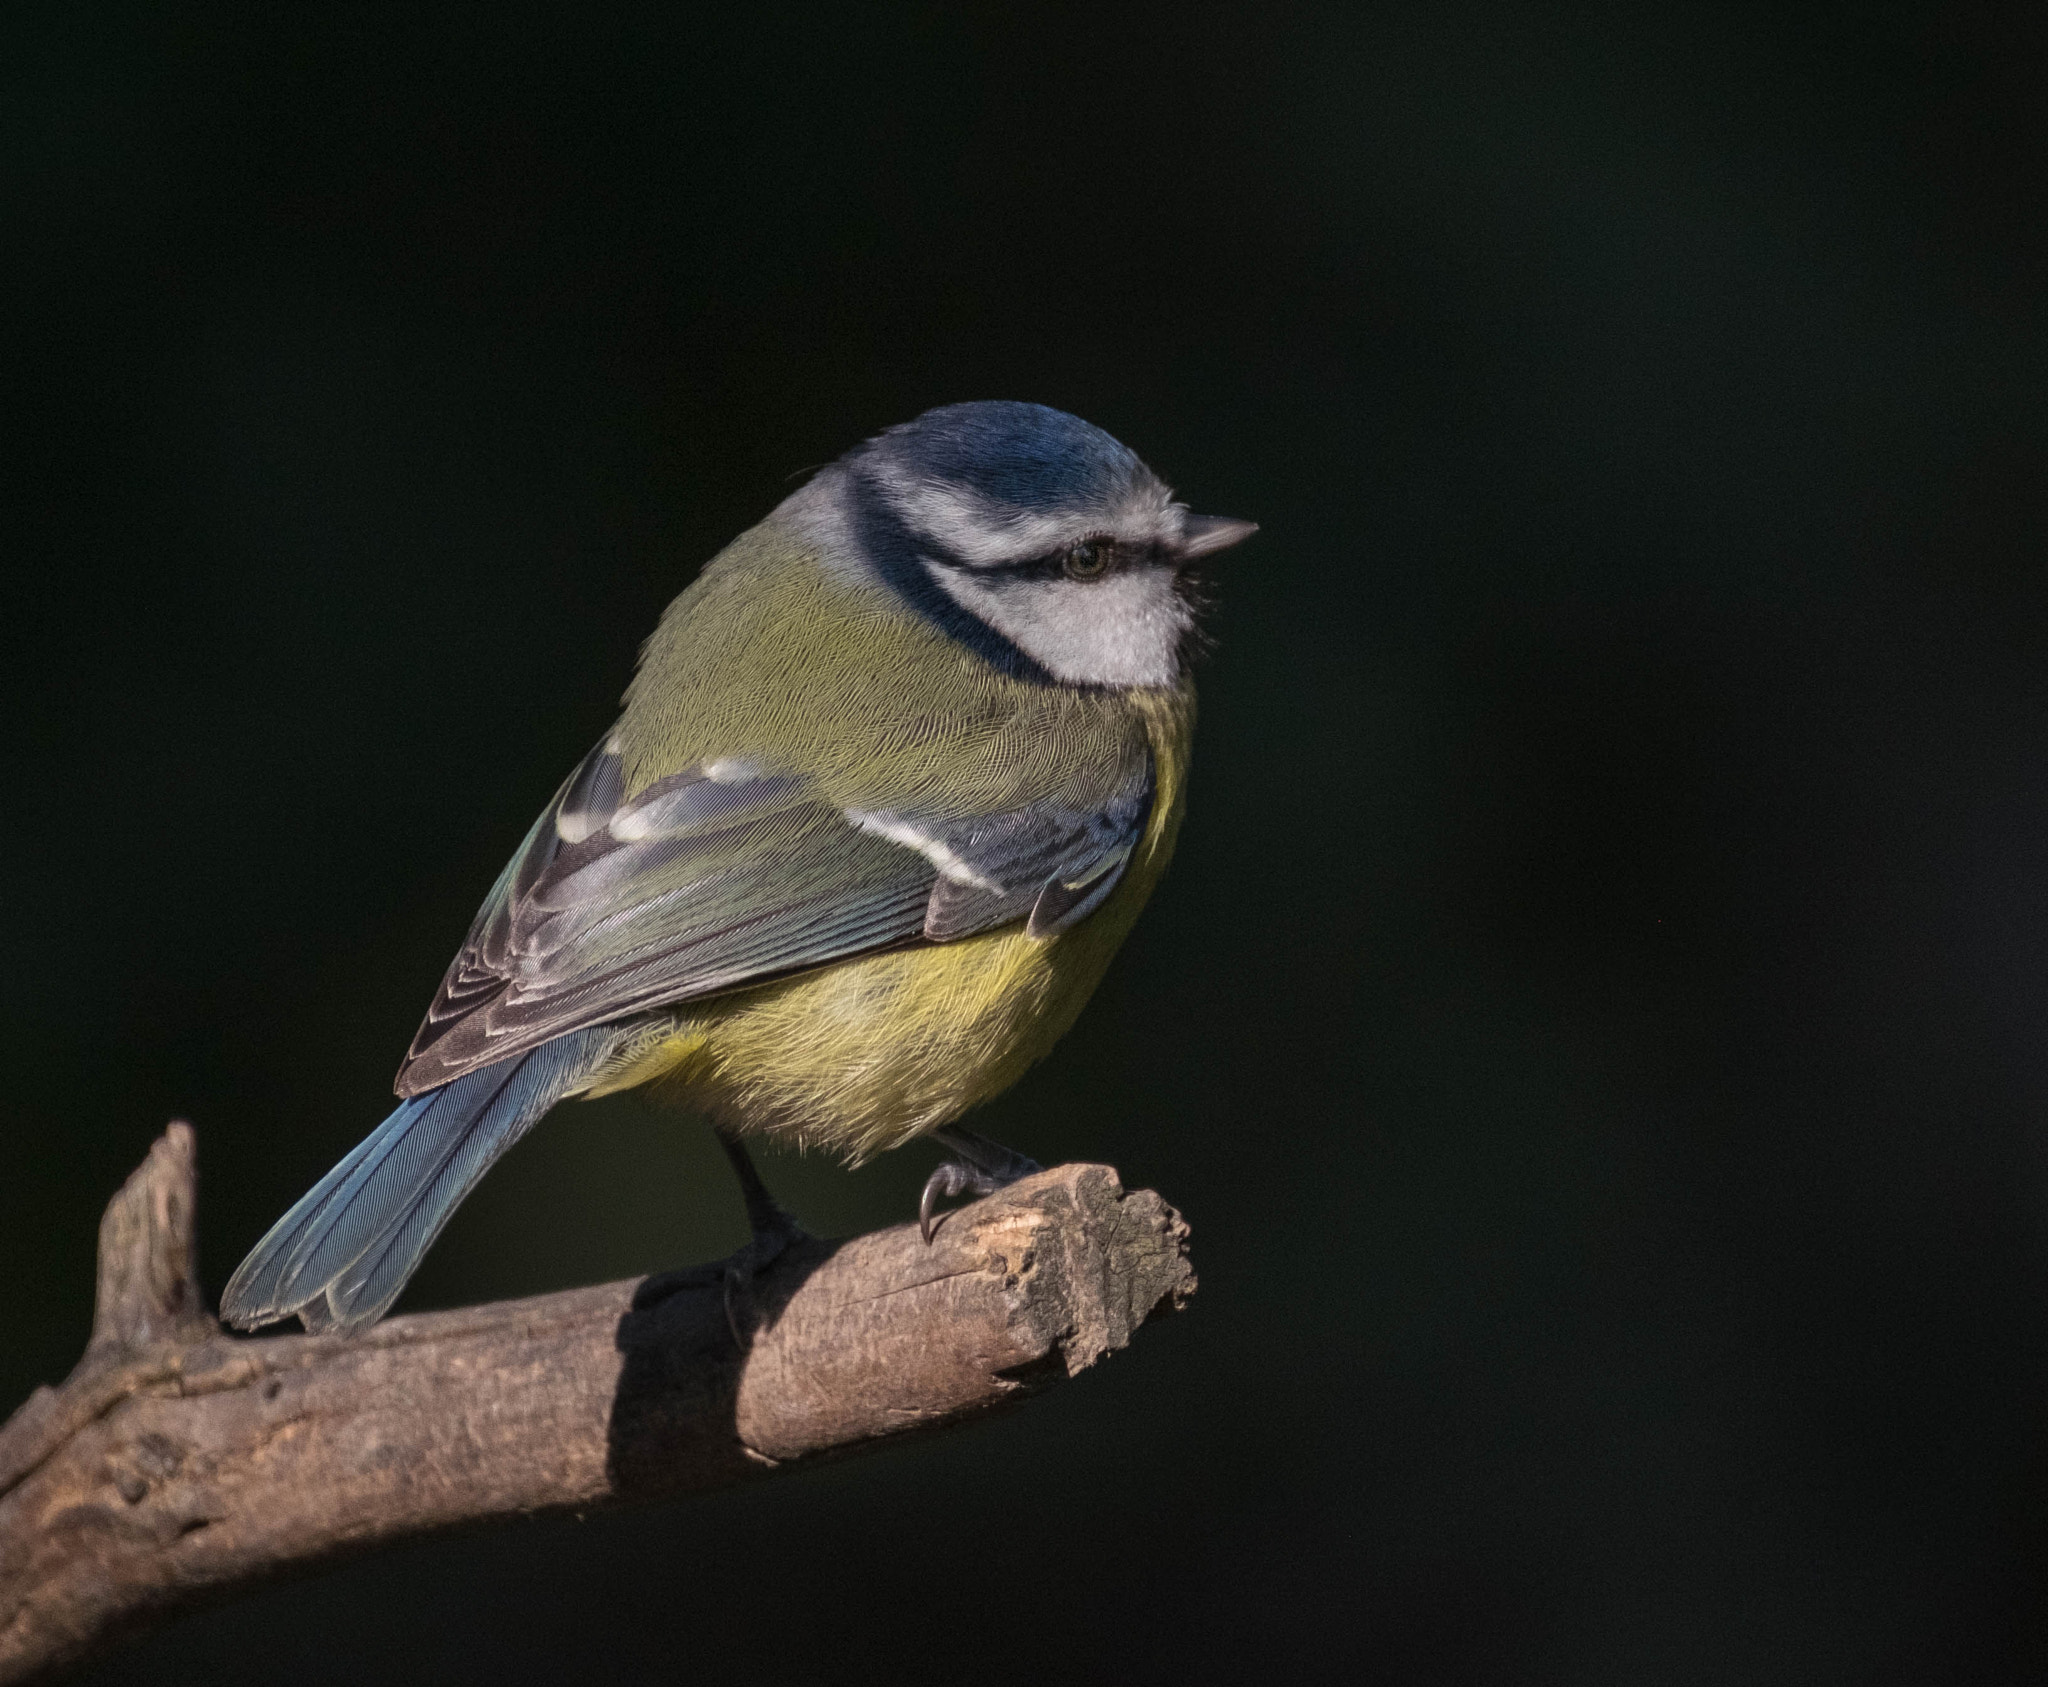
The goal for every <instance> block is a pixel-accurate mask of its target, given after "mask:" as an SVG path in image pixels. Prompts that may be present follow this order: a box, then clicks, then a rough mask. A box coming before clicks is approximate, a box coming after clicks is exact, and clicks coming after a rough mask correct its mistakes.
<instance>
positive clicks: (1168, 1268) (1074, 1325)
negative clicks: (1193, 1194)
mask: <svg viewBox="0 0 2048 1687" xmlns="http://www.w3.org/2000/svg"><path fill="white" fill-rule="evenodd" d="M195 1192H196V1183H195V1166H194V1142H193V1134H192V1130H191V1127H190V1126H188V1125H184V1124H173V1125H172V1126H171V1127H170V1128H169V1129H168V1130H167V1131H166V1132H165V1133H164V1135H163V1136H162V1137H161V1138H160V1139H159V1140H158V1141H157V1142H156V1144H155V1145H154V1146H153V1147H152V1148H151V1150H150V1153H149V1157H148V1159H147V1160H146V1161H145V1162H144V1163H143V1165H142V1166H141V1168H140V1169H138V1170H137V1171H136V1172H135V1173H134V1175H133V1176H131V1177H130V1178H129V1180H128V1182H127V1183H126V1184H125V1185H124V1186H123V1188H122V1189H121V1191H120V1193H119V1194H118V1195H116V1196H115V1198H114V1200H113V1202H112V1203H111V1204H110V1205H109V1206H108V1208H107V1212H106V1217H105V1218H104V1220H103V1221H102V1223H101V1226H100V1253H99V1303H98V1310H97V1314H96V1316H95V1318H94V1321H93V1333H92V1340H91V1344H90V1345H89V1346H88V1347H87V1349H86V1352H85V1356H84V1357H83V1358H82V1359H81V1360H80V1361H79V1363H78V1366H77V1368H76V1369H75V1370H74V1371H73V1372H72V1374H71V1376H70V1378H69V1379H68V1380H67V1381H66V1382H65V1383H64V1384H63V1386H62V1387H59V1388H42V1389H38V1390H37V1391H36V1393H35V1394H34V1395H33V1396H31V1398H30V1399H29V1400H28V1401H27V1403H26V1404H24V1405H23V1406H22V1408H21V1409H20V1410H19V1411H17V1412H16V1413H15V1414H14V1416H13V1418H12V1419H10V1420H9V1421H8V1423H7V1424H6V1425H5V1426H4V1428H0V1683H11V1682H22V1681H28V1680H32V1679H39V1678H42V1677H45V1676H47V1675H48V1674H50V1673H52V1672H54V1671H57V1670H61V1669H62V1668H63V1667H65V1666H66V1665H68V1664H71V1663H75V1662H77V1661H78V1660H80V1659H81V1658H83V1657H85V1656H87V1655H89V1654H90V1653H92V1652H94V1651H96V1650H98V1649H100V1648H101V1647H103V1646H104V1645H106V1644H107V1643H108V1642H109V1641H110V1640H112V1639H114V1638H116V1637H118V1636H120V1635H122V1634H125V1633H129V1632H132V1631H134V1630H136V1629H139V1628H142V1627H147V1626H149V1625H151V1624H153V1623H155V1622H158V1621H161V1620H163V1619H164V1618H165V1617H167V1616H169V1615H171V1614H172V1613H174V1612H176V1611H178V1610H181V1609H184V1608H186V1607H188V1606H190V1605H193V1604H195V1603H199V1602H202V1601H207V1600H213V1599H219V1598H223V1597H227V1596H229V1595H231V1594H232V1593H234V1592H235V1591H237V1590H239V1589H241V1588H244V1587H247V1586H249V1585H251V1584H253V1583H255V1582H257V1581H260V1580H263V1579H267V1578H269V1577H271V1576H274V1575H277V1574H279V1573H281V1572H286V1571H291V1570H296V1569H302V1568H304V1567H306V1566H309V1565H312V1564H317V1563H319V1562H322V1561H325V1560H328V1559H332V1558H334V1557H336V1556H339V1555H341V1554H344V1553H348V1552H353V1551H360V1550H363V1549H365V1548H368V1547H372V1546H376V1545H379V1544H381V1543H383V1542H386V1541H393V1540H399V1539H402V1538H406V1537H410V1536H415V1535H420V1534H425V1533H428V1532H431V1531H435V1530H441V1529H448V1528H453V1527H457V1526H462V1525H475V1524H480V1523H488V1522H491V1521H494V1520H500V1519H509V1518H512V1517H517V1516H527V1515H532V1514H535V1513H544V1512H554V1511H577V1512H583V1511H590V1510H595V1509H598V1508H601V1507H606V1506H611V1505H618V1504H624V1503H630V1502H633V1501H637V1500H644V1499H650V1498H655V1497H662V1496H668V1495H674V1494H680V1493H687V1492H691V1491H696V1490H701V1489H707V1488H715V1487H722V1486H725V1485H727V1484H729V1483H734V1482H740V1481H745V1480H748V1479H750V1478H753V1477H758V1476H764V1475H768V1474H770V1473H773V1472H776V1471H782V1470H788V1469H790V1468H791V1467H793V1466H797V1465H801V1464H804V1463H807V1462H810V1461H814V1460H818V1459H822V1458H826V1457H831V1456H835V1455H844V1454H847V1453H851V1452H856V1451H859V1450H862V1449H865V1448H871V1447H876V1446H879V1445H882V1444H884V1443H886V1442H889V1441H891V1440H894V1439H896V1438H899V1437H901V1436H904V1435H908V1434H912V1433H916V1432H920V1431H929V1430H932V1429H936V1428H940V1427H943V1426H946V1425H949V1424H955V1423H960V1422H963V1421H965V1420H967V1419H969V1418H973V1417H977V1416H980V1415H982V1414H984V1413H987V1412H989V1411H992V1410H995V1409H998V1408H1000V1407H1003V1406H1006V1405H1010V1404H1013V1403H1015V1402H1016V1401H1018V1400H1020V1399H1022V1398H1024V1397H1026V1396H1027V1395H1029V1394H1030V1393H1031V1392H1033V1391H1034V1390H1036V1389H1039V1388H1042V1387H1045V1386H1047V1385H1049V1384H1051V1383H1054V1382H1057V1381H1059V1380H1061V1379H1063V1378H1066V1377H1069V1376H1072V1375H1074V1374H1075V1373H1076V1372H1078V1371H1080V1370H1082V1369H1084V1368H1085V1367H1087V1366H1089V1365H1091V1364H1093V1363H1094V1362H1095V1361H1096V1360H1097V1359H1099V1358H1101V1357H1102V1356H1103V1355H1104V1354H1106V1353H1110V1352H1113V1351H1115V1350H1116V1349H1118V1348H1120V1347H1122V1346H1124V1345H1125V1343H1127V1342H1128V1341H1129V1340H1130V1338H1131V1334H1132V1332H1133V1331H1134V1330H1135V1329H1136V1328H1137V1327H1138V1326H1139V1325H1140V1324H1142V1323H1144V1322H1145V1321H1146V1320H1147V1319H1148V1318H1151V1317H1153V1316H1156V1315H1158V1314H1161V1313H1164V1312H1168V1311H1172V1310H1175V1309H1177V1308H1178V1307H1179V1306H1180V1305H1181V1303H1182V1302H1183V1301H1185V1300H1186V1298H1187V1296H1188V1295H1189V1294H1191V1293H1192V1292H1193V1290H1194V1284H1195V1279H1194V1274H1193V1272H1192V1270H1191V1269H1190V1267H1189V1264H1188V1258H1187V1246H1186V1243H1187V1226H1186V1225H1185V1224H1184V1223H1183V1222H1182V1221H1181V1219H1180V1216H1179V1215H1178V1214H1177V1213H1175V1212H1174V1210H1173V1209H1172V1208H1171V1207H1169V1206H1167V1205H1166V1203H1165V1202H1164V1201H1162V1200H1161V1199H1160V1198H1159V1197H1158V1196H1157V1195H1154V1194H1152V1193H1151V1192H1150V1191H1137V1192H1133V1193H1126V1192H1125V1191H1124V1189H1123V1187H1122V1185H1121V1184H1120V1183H1119V1181H1118V1179H1117V1175H1116V1173H1115V1172H1114V1171H1113V1170H1111V1169H1110V1168H1109V1167H1107V1166H1090V1165H1071V1166H1060V1167H1056V1168H1054V1169H1053V1170H1051V1171H1047V1172H1042V1173H1039V1174H1038V1175H1036V1176H1033V1177H1030V1178H1027V1179H1025V1180H1024V1181H1023V1182H1021V1183H1018V1184H1015V1185H1013V1186H1012V1187H1011V1188H1009V1189H1006V1190H1004V1191H1003V1192H1002V1193H1000V1194H998V1195H993V1196H990V1197H988V1198H987V1199H986V1200H983V1201H980V1202H977V1203H975V1204H974V1205H972V1206H970V1207H965V1208H962V1209H960V1210H959V1211H957V1212H954V1213H952V1214H949V1215H948V1216H947V1218H946V1220H945V1222H944V1224H943V1225H942V1227H941V1228H940V1230H939V1233H938V1235H937V1236H936V1237H935V1238H934V1239H933V1241H932V1243H931V1245H930V1246H929V1247H928V1246H926V1245H925V1243H924V1242H923V1241H922V1240H921V1239H920V1237H919V1236H918V1233H917V1229H916V1227H915V1226H914V1225H902V1226H898V1227H896V1228H894V1229H891V1230H883V1231H877V1232H875V1233H873V1234H871V1235H867V1236H861V1237H857V1238H854V1239H852V1240H849V1241H842V1242H825V1241H814V1240H809V1239H807V1240H805V1241H804V1242H802V1243H800V1244H798V1245H797V1246H795V1247H793V1248H792V1249H790V1250H789V1251H788V1252H787V1253H785V1254H784V1255H783V1256H782V1258H781V1259H780V1260H778V1261H777V1262H776V1263H775V1264H774V1266H772V1267H771V1268H770V1269H768V1270H767V1271H766V1272H764V1273H763V1274H762V1275H761V1276H759V1277H757V1278H756V1279H755V1280H754V1282H753V1284H752V1287H751V1289H750V1290H748V1291H747V1292H746V1293H745V1294H743V1295H742V1296H741V1297H740V1298H739V1299H738V1301H737V1302H736V1311H737V1317H738V1320H739V1329H738V1332H737V1334H738V1337H739V1339H738V1340H737V1341H736V1339H735V1330H734V1328H733V1327H732V1324H731V1323H730V1322H729V1321H728V1305H727V1298H726V1294H725V1288H724V1278H723V1273H722V1271H721V1269H720V1268H719V1267H717V1266H712V1267H706V1268H703V1269H702V1270H701V1271H698V1272H695V1273H689V1274H685V1275H686V1278H687V1281H686V1284H685V1286H684V1287H683V1288H682V1289H681V1290H679V1291H678V1292H676V1293H675V1294H673V1295H671V1296H670V1297H669V1298H667V1299H665V1300H662V1301H660V1302H659V1303H658V1304H656V1305H653V1306H650V1307H648V1308H647V1309H645V1310H641V1311H635V1310H634V1309H633V1304H632V1302H633V1296H634V1291H635V1289H636V1287H637V1286H638V1285H637V1284H636V1283H633V1282H621V1283H609V1284H605V1285H604V1286H602V1287H599V1288H588V1289H574V1290H570V1291H568V1292H566V1293H563V1294H553V1295H543V1296H539V1297H536V1298H533V1299H528V1300H515V1301H502V1302H498V1303H496V1304H494V1305H490V1306H480V1307H473V1308H469V1309H466V1310H463V1311H456V1312H428V1313H418V1314H414V1315H412V1316H408V1317H401V1318H392V1319H388V1320H386V1321H385V1322H384V1323H382V1324H379V1325H376V1326H375V1327H374V1328H372V1329H371V1330H369V1331H368V1332H366V1333H365V1334H363V1335H361V1336H358V1337H355V1338H342V1337H335V1336H313V1335H278V1336H267V1337H259V1338H254V1339H251V1338H246V1337H237V1336H232V1335H229V1334H227V1333H225V1332H224V1331H223V1330H222V1329H221V1328H220V1327H219V1325H218V1324H217V1323H216V1322H215V1321H214V1319H213V1317H212V1315H211V1313H210V1311H209V1310H208V1309H207V1306H206V1303H205V1302H204V1300H203V1299H202V1297H201V1295H200V1292H199V1286H198V1280H197V1276H196V1273H195V1269H194V1248H193V1237H194V1208H195V1200H194V1198H195Z"/></svg>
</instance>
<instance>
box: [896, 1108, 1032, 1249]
mask: <svg viewBox="0 0 2048 1687" xmlns="http://www.w3.org/2000/svg"><path fill="white" fill-rule="evenodd" d="M932 1135H933V1136H934V1137H936V1138H937V1139H938V1140H939V1141H940V1142H943V1143H944V1144H945V1145H946V1146H947V1147H948V1148H950V1149H952V1150H953V1154H954V1156H955V1157H954V1158H953V1159H950V1160H947V1161H945V1162H944V1163H943V1164H941V1165H940V1166H938V1167H937V1168H936V1169H935V1170H934V1171H933V1172H932V1175H931V1176H930V1177H928V1178H926V1179H925V1180H924V1193H923V1194H922V1195H920V1196H919V1197H918V1198H917V1232H918V1234H919V1235H920V1236H922V1237H923V1238H924V1245H925V1246H926V1247H930V1246H931V1245H932V1237H933V1236H935V1235H937V1234H938V1229H939V1218H938V1217H937V1216H935V1215H934V1214H933V1211H932V1209H933V1208H934V1207H936V1206H937V1205H938V1204H939V1203H940V1202H941V1201H944V1200H949V1199H951V1198H952V1197H953V1196H955V1195H993V1194H994V1193H995V1192H996V1191H997V1190H998V1189H1007V1188H1009V1186H1010V1185H1011V1184H1013V1183H1015V1182H1016V1181H1017V1180H1018V1179H1019V1178H1020V1177H1029V1176H1030V1175H1031V1174H1032V1173H1033V1172H1042V1171H1044V1170H1045V1168H1044V1167H1043V1166H1041V1165H1040V1164H1039V1163H1038V1162H1037V1161H1036V1160H1034V1159H1031V1158H1030V1157H1028V1156H1027V1155H1023V1154H1019V1153H1018V1152H1017V1151H1016V1150H1015V1149H1012V1148H1005V1147H1004V1146H1003V1145H1002V1144H1001V1143H1000V1142H991V1141H989V1139H988V1138H987V1137H985V1136H976V1135H975V1134H974V1132H972V1131H964V1130H962V1129H961V1128H960V1127H959V1126H958V1125H946V1126H944V1127H942V1128H941V1129H939V1130H935V1131H933V1132H932Z"/></svg>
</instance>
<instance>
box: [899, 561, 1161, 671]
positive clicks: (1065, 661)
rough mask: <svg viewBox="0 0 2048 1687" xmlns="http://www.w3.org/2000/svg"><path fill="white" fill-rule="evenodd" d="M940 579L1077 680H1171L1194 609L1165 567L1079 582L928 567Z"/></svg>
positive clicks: (1044, 661) (1041, 661)
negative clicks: (989, 576) (986, 576)
mask: <svg viewBox="0 0 2048 1687" xmlns="http://www.w3.org/2000/svg"><path fill="white" fill-rule="evenodd" d="M932 572H933V574H934V576H935V577H936V578H937V580H938V582H939V584H940V585H941V586H942V587H943V588H944V589H945V591H946V592H947V593H948V594H949V595H950V596H951V597H952V599H953V601H954V602H956V603H958V604H959V605H960V607H961V608H963V609H965V610H966V611H967V612H968V613H969V614H971V615H974V616H976V617H978V618H979V619H981V620H982V621H985V622H986V623H987V624H988V625H989V626H991V627H993V628H995V630H996V631H997V632H999V633H1001V634H1002V635H1003V636H1004V637H1005V638H1007V639H1008V640H1009V641H1010V642H1011V643H1012V644H1014V645H1016V647H1017V648H1018V649H1019V650H1021V651H1023V652H1024V654H1025V655H1027V656H1029V657H1030V658H1031V659H1032V660H1033V661H1034V662H1036V663H1037V664H1038V665H1039V666H1040V667H1042V668H1044V669H1045V670H1046V671H1047V672H1048V673H1050V674H1052V675H1054V676H1055V677H1056V678H1059V679H1063V680H1067V681H1069V682H1070V683H1072V684H1076V685H1170V684H1171V683H1172V682H1173V681H1174V679H1175V678H1176V677H1177V675H1178V674H1179V672H1180V649H1181V643H1182V641H1183V640H1184V639H1185V638H1186V637H1187V634H1188V630H1189V628H1190V627H1191V626H1192V625H1193V620H1194V617H1193V614H1192V612H1191V611H1190V610H1189V609H1188V606H1187V604H1186V603H1185V602H1184V601H1183V600H1182V598H1181V596H1180V594H1179V593H1178V592H1177V591H1175V590H1174V587H1173V578H1172V576H1171V575H1170V574H1168V573H1167V572H1166V571H1165V570H1164V569H1158V568H1143V569H1132V570H1130V571H1129V572H1126V573H1122V574H1115V575H1112V576H1111V577H1110V578H1109V579H1107V580H1098V581H1091V582H1088V583H1086V584H1083V583H1080V582H1076V581H1067V580H1015V579H1011V580H1002V581H984V580H980V579H977V578H975V577H974V576H973V575H972V574H968V573H964V572H962V571H960V570H956V569H950V568H935V569H933V571H932Z"/></svg>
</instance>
